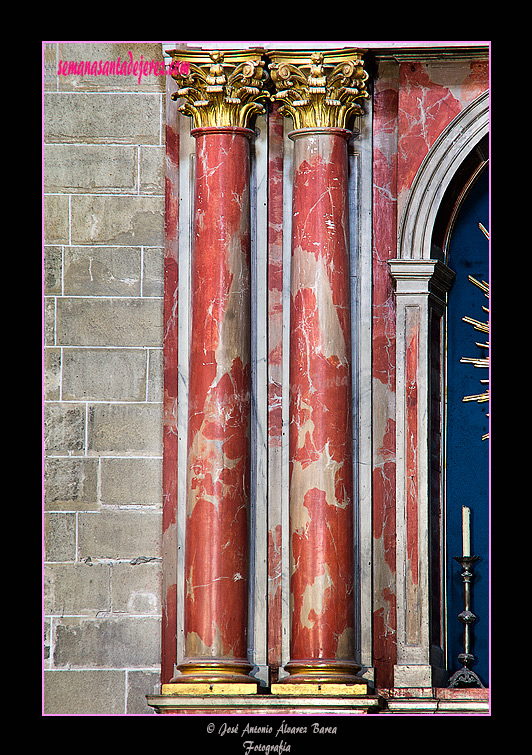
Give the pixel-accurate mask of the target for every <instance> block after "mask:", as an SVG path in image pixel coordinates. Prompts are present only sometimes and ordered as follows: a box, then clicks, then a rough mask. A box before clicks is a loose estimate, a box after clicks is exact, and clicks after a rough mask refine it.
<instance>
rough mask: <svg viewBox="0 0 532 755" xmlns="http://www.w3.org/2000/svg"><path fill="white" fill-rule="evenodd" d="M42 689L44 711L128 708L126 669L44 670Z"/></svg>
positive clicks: (116, 710) (120, 710) (109, 711)
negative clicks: (126, 706)
mask: <svg viewBox="0 0 532 755" xmlns="http://www.w3.org/2000/svg"><path fill="white" fill-rule="evenodd" d="M43 691H44V694H43V700H44V705H43V712H44V713H45V714H56V715H57V714H66V715H82V714H84V713H85V714H87V713H89V714H90V713H92V714H94V715H97V714H107V715H121V714H123V713H124V712H125V710H124V707H125V706H124V698H125V691H126V672H125V671H124V670H120V671H106V670H101V671H99V670H90V671H87V670H80V671H77V670H65V671H60V670H53V671H45V672H44V683H43Z"/></svg>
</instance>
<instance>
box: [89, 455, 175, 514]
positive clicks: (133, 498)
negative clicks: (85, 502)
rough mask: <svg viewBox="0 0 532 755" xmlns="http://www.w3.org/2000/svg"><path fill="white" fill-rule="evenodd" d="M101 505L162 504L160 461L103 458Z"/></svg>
mask: <svg viewBox="0 0 532 755" xmlns="http://www.w3.org/2000/svg"><path fill="white" fill-rule="evenodd" d="M101 464H102V481H101V490H102V503H103V504H105V505H124V504H149V505H153V504H156V505H158V506H161V505H162V495H163V494H162V460H161V459H127V458H126V459H105V458H104V459H102V461H101Z"/></svg>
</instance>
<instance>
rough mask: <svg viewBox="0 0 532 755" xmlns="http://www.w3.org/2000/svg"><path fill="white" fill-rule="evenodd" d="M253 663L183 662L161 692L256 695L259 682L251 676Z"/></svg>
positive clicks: (170, 693)
mask: <svg viewBox="0 0 532 755" xmlns="http://www.w3.org/2000/svg"><path fill="white" fill-rule="evenodd" d="M252 669H253V666H252V665H251V664H250V663H247V662H246V661H207V660H192V661H183V663H181V664H180V665H179V666H178V667H177V670H178V671H179V673H178V674H176V676H174V678H173V679H171V680H170V682H169V683H168V684H163V685H162V687H161V694H162V695H254V694H256V693H257V688H258V684H259V683H258V682H257V680H255V679H253V678H252V677H251V676H249V672H250V671H251V670H252Z"/></svg>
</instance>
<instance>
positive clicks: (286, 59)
mask: <svg viewBox="0 0 532 755" xmlns="http://www.w3.org/2000/svg"><path fill="white" fill-rule="evenodd" d="M362 53H363V51H362V50H354V49H346V50H325V51H318V52H313V53H309V52H303V51H272V52H270V58H271V60H272V61H273V62H272V63H271V64H270V71H271V77H272V81H273V83H274V84H275V87H276V93H275V94H274V95H273V97H272V99H274V100H279V101H280V102H282V103H283V105H282V108H280V112H281V113H282V114H283V115H290V116H291V117H292V120H293V122H294V128H296V129H301V128H346V124H347V122H348V119H349V117H350V116H352V115H362V114H363V112H364V111H363V109H362V107H361V105H360V103H359V100H363V99H365V98H367V97H369V94H368V92H367V91H366V80H367V78H368V74H367V73H366V71H365V70H364V61H363V59H362Z"/></svg>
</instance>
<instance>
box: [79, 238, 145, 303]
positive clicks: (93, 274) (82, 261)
mask: <svg viewBox="0 0 532 755" xmlns="http://www.w3.org/2000/svg"><path fill="white" fill-rule="evenodd" d="M140 258H141V251H140V249H139V248H138V247H97V246H74V247H67V248H66V249H65V273H64V293H65V295H67V296H68V295H74V296H140V294H141V290H140V279H141V269H140V268H141V262H140Z"/></svg>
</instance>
